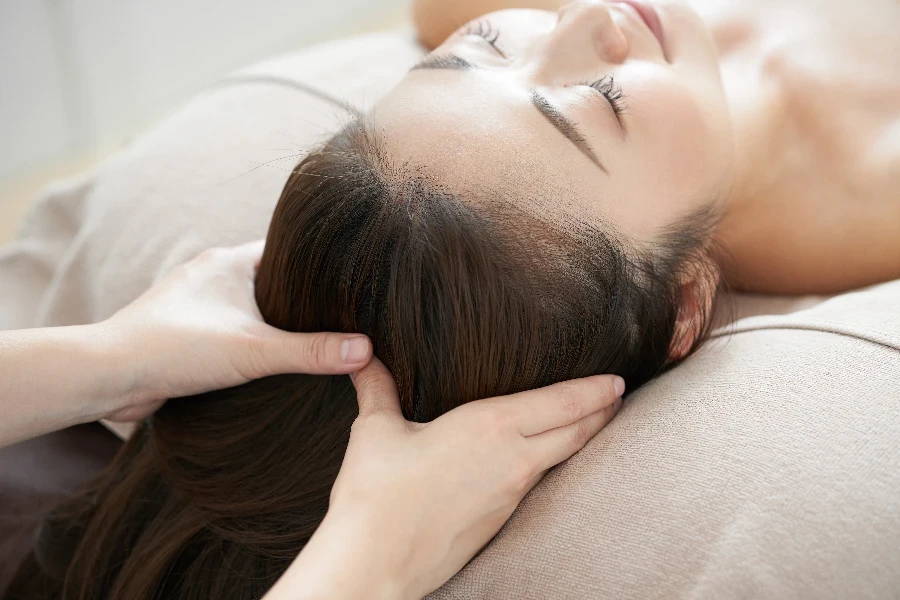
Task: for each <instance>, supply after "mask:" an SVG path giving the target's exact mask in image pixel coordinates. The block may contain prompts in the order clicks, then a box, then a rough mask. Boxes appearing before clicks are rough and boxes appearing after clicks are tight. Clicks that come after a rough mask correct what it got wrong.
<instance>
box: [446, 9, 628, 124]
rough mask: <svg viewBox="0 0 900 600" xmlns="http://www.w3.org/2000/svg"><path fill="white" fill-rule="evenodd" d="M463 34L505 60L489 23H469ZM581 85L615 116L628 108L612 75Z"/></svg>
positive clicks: (496, 34) (497, 32)
mask: <svg viewBox="0 0 900 600" xmlns="http://www.w3.org/2000/svg"><path fill="white" fill-rule="evenodd" d="M463 33H464V35H477V36H479V37H481V38H484V41H486V42H487V43H488V44H490V45H491V46H492V47H493V48H494V50H496V51H497V52H498V53H500V55H501V56H503V57H504V58H506V54H504V53H503V51H502V50H500V48H498V47H497V40H498V39H500V32H499V31H498V30H496V29H494V27H493V26H491V23H490V21H488V20H486V19H482V20H480V21H474V22H472V23H469V24H468V25H466V28H465V30H464V31H463ZM581 85H585V86H587V87H590V88H594V89H595V90H597V91H598V92H600V93H601V94H603V96H604V97H605V98H606V100H607V101H608V102H609V104H610V106H612V109H613V112H615V113H616V114H617V115H618V114H619V113H621V112H623V111H624V110H625V109H627V108H628V105H626V104H625V102H624V99H625V94H624V92H622V88H621V87H620V86H619V85H617V84H616V82H615V80H614V79H613V77H612V75H607V76H605V77H603V78H602V79H598V80H597V81H593V82H590V81H586V82H584V83H582V84H581Z"/></svg>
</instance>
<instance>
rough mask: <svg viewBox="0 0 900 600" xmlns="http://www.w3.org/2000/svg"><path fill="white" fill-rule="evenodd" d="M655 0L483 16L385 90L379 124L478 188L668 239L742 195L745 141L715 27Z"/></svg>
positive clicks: (413, 156) (443, 171) (403, 147)
mask: <svg viewBox="0 0 900 600" xmlns="http://www.w3.org/2000/svg"><path fill="white" fill-rule="evenodd" d="M640 1H641V0H629V2H635V4H634V5H632V4H630V3H626V2H613V1H609V2H603V1H584V2H574V3H571V4H569V5H567V6H564V7H563V8H561V9H560V10H559V11H557V12H548V11H538V10H504V11H499V12H495V13H491V14H488V15H486V16H485V17H483V18H482V19H479V20H478V21H475V22H472V23H469V24H468V25H466V26H464V27H463V28H461V29H460V30H459V31H457V32H456V33H455V34H454V35H453V36H451V37H450V38H449V39H447V40H446V41H445V42H444V43H443V44H442V45H441V46H440V47H438V48H437V49H435V50H434V52H432V53H431V54H429V55H428V56H427V57H426V58H425V59H424V60H423V61H422V62H421V63H420V64H419V65H417V66H416V67H414V68H413V69H412V70H411V71H410V73H409V74H408V75H407V76H406V77H405V78H404V79H403V80H402V81H401V82H400V84H399V85H398V86H397V87H396V88H395V89H394V90H393V91H392V92H391V93H390V94H388V95H387V96H386V97H385V98H384V99H382V100H381V101H380V102H379V103H378V104H377V105H376V107H375V109H374V110H373V113H372V115H371V116H372V123H373V126H374V128H375V133H376V135H378V136H380V138H379V140H380V141H381V142H382V143H383V144H384V145H385V147H386V149H387V150H388V153H389V155H390V156H391V161H392V162H395V161H396V162H399V163H401V164H404V165H406V166H407V167H411V168H415V169H418V170H424V171H425V172H427V173H428V174H429V176H432V177H434V178H436V179H437V180H438V181H441V182H446V183H447V185H448V187H449V189H453V190H455V191H457V192H458V193H460V194H461V195H464V197H468V196H467V191H471V192H473V193H480V194H481V195H482V196H483V197H484V199H485V201H491V200H492V199H498V198H500V199H505V200H511V201H515V202H517V203H519V204H520V205H525V206H526V207H527V208H530V210H532V211H533V212H534V213H535V214H541V215H549V218H553V219H557V220H580V221H585V220H588V221H589V222H595V223H596V222H603V223H606V224H611V225H612V226H613V227H615V228H616V229H618V230H619V231H620V232H622V233H624V234H626V235H628V236H630V237H632V238H634V239H635V240H652V239H653V238H654V234H655V233H659V232H660V231H661V229H662V228H665V227H666V226H668V225H671V224H672V223H674V222H675V221H676V220H677V219H678V218H679V217H680V216H683V215H686V214H689V213H691V212H692V211H694V210H696V209H699V208H701V207H702V206H703V205H705V204H708V203H709V202H710V201H712V200H713V199H715V198H724V197H726V196H727V192H728V189H729V187H730V185H731V183H732V179H733V169H734V167H733V163H734V148H733V145H734V143H733V137H732V132H731V121H730V118H729V115H728V110H727V107H726V104H725V98H724V93H723V90H722V84H721V80H720V77H719V69H718V62H717V55H716V50H715V47H714V44H713V41H712V38H711V36H710V34H709V31H708V30H707V29H706V27H705V26H704V24H703V23H702V22H701V20H700V18H699V17H698V16H697V15H696V14H695V13H694V12H693V11H692V10H691V9H689V8H688V7H687V6H686V5H684V4H682V3H681V2H680V1H672V0H660V1H657V2H653V3H652V5H651V4H646V6H645V7H640V6H639V5H638V4H637V2H640ZM636 6H637V7H638V8H636ZM649 6H652V8H651V11H652V10H653V9H655V14H656V15H658V19H659V20H658V24H654V23H653V18H652V16H651V17H649V18H648V19H646V20H645V19H644V18H642V17H641V12H642V11H643V10H644V8H646V7H649ZM648 21H649V22H650V23H651V25H648ZM654 29H656V30H657V32H658V33H657V34H654V31H653V30H654Z"/></svg>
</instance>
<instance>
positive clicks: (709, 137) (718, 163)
mask: <svg viewBox="0 0 900 600" xmlns="http://www.w3.org/2000/svg"><path fill="white" fill-rule="evenodd" d="M633 87H634V88H635V92H634V94H633V97H630V98H628V112H629V113H631V115H632V117H633V119H634V122H635V127H634V130H635V138H636V139H635V143H636V144H640V150H639V152H640V154H641V155H642V156H643V157H644V159H645V160H646V162H647V164H648V166H649V165H652V167H653V168H654V170H655V172H656V173H658V174H659V177H658V178H657V179H658V180H659V181H660V182H661V183H662V182H664V185H665V186H666V187H667V188H668V189H669V190H670V191H677V192H680V194H685V195H693V194H707V193H709V191H710V188H711V187H712V188H713V189H715V188H716V187H718V186H720V185H722V183H727V181H728V180H729V179H730V177H731V173H732V171H733V152H734V150H733V140H732V137H731V130H730V122H729V120H728V118H727V112H726V111H725V110H724V106H723V103H722V102H721V98H720V97H719V95H718V94H717V93H711V92H714V91H715V90H713V91H708V90H707V91H705V90H704V88H703V87H699V86H697V87H688V86H687V85H685V84H684V83H683V82H682V81H680V80H678V79H676V78H675V77H674V76H667V77H661V78H656V79H653V80H643V81H640V82H636V83H635V84H634V86H633ZM680 194H679V195H680Z"/></svg>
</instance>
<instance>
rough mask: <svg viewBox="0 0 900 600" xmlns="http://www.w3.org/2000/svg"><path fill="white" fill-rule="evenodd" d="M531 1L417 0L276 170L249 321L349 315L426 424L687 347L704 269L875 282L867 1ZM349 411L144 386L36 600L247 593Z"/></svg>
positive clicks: (264, 390)
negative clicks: (351, 106) (52, 579)
mask: <svg viewBox="0 0 900 600" xmlns="http://www.w3.org/2000/svg"><path fill="white" fill-rule="evenodd" d="M451 4H452V6H451ZM508 4H509V5H513V4H514V2H509V3H508ZM531 4H532V5H534V4H544V5H545V8H546V10H516V9H510V10H499V11H496V12H493V11H494V10H495V9H501V8H504V9H505V8H507V3H506V2H504V1H502V0H495V1H489V0H483V1H480V2H479V1H477V0H468V2H461V3H442V2H439V1H438V0H433V1H428V0H423V1H421V2H419V3H418V4H417V6H416V11H417V12H416V19H417V23H418V25H419V28H420V32H421V34H422V37H423V39H424V40H426V42H430V45H436V44H437V43H438V42H440V45H439V46H438V47H436V48H435V49H434V50H433V51H432V52H431V53H430V54H429V55H428V56H427V57H426V58H425V59H424V60H422V61H421V62H420V63H419V64H418V65H416V66H415V67H414V68H413V69H412V70H411V71H410V72H409V74H408V75H407V76H406V77H405V78H404V79H403V80H402V81H401V82H400V83H399V85H398V86H397V87H396V89H394V90H393V91H392V92H391V93H389V94H388V95H387V96H386V97H385V98H383V99H382V100H381V101H380V102H379V103H378V104H377V105H376V106H375V107H374V109H373V110H372V111H371V112H370V114H368V115H366V116H364V117H362V118H360V119H358V120H355V121H353V122H352V123H350V124H349V125H348V126H346V127H345V128H344V129H343V130H342V131H340V132H338V133H337V134H336V135H335V136H334V138H333V139H331V140H330V141H329V142H328V143H327V144H325V145H324V147H322V148H320V149H319V150H317V151H315V152H312V153H311V154H309V155H308V156H307V157H306V158H304V159H303V160H302V161H301V162H300V163H299V164H298V165H297V166H296V168H295V169H294V171H293V172H292V174H291V175H290V177H289V179H288V181H287V183H286V185H285V187H284V191H283V193H282V196H281V199H280V201H279V203H278V206H277V208H276V210H275V213H274V216H273V218H272V223H271V228H270V230H269V233H268V238H267V241H266V248H265V252H264V255H263V257H262V261H261V264H260V267H259V272H258V276H257V280H256V294H257V302H258V304H259V307H260V310H261V312H262V315H263V317H264V318H265V319H266V321H268V322H269V323H271V324H273V325H275V326H277V327H279V328H282V329H286V330H290V331H357V332H362V333H365V334H366V335H368V336H369V337H370V338H371V340H372V342H373V345H374V353H375V355H376V356H378V357H379V358H380V359H381V360H382V361H383V362H384V363H385V365H387V367H388V368H389V369H390V371H391V372H392V373H393V376H394V378H395V379H396V383H397V388H398V390H399V397H400V403H401V406H402V409H403V412H404V414H405V416H406V417H407V418H409V419H412V420H415V421H420V422H427V421H431V420H433V419H435V418H437V417H438V416H440V415H442V414H443V413H446V412H447V411H449V410H451V409H453V408H454V407H456V406H459V405H461V404H463V403H467V402H470V401H472V400H476V399H479V398H486V397H491V396H497V395H502V394H510V393H513V392H518V391H521V390H528V389H531V388H536V387H541V386H546V385H549V384H552V383H555V382H559V381H563V380H567V379H572V378H579V377H585V376H588V375H593V374H601V373H615V374H618V375H621V376H622V377H624V378H625V380H626V382H627V386H628V389H630V390H633V389H635V388H636V387H638V386H640V385H641V384H643V383H644V382H646V381H648V380H650V379H652V378H653V377H655V376H657V375H659V374H660V373H662V372H664V371H665V370H667V369H671V368H672V367H673V366H675V365H677V364H678V363H679V362H680V361H683V360H684V359H685V358H686V357H688V356H689V355H690V354H691V353H692V352H694V351H695V350H696V349H697V348H698V347H699V346H700V345H701V344H702V343H703V341H704V337H705V334H706V331H707V329H708V324H709V321H710V313H711V311H712V306H713V302H714V300H715V297H716V294H717V291H718V290H719V289H720V288H721V287H722V284H723V283H726V284H729V285H731V286H733V287H738V288H741V289H745V290H751V291H760V292H770V293H815V292H818V293H831V292H836V291H840V290H846V289H851V288H854V287H858V286H863V285H867V284H871V283H875V282H879V281H884V280H889V279H894V278H897V277H900V137H898V135H897V133H898V126H900V109H898V107H900V78H898V73H900V62H898V57H900V37H898V36H897V35H896V30H897V27H900V6H898V5H897V4H896V2H892V1H890V0H871V1H870V2H867V4H866V8H865V9H864V10H860V8H859V6H858V5H856V4H852V3H847V2H839V1H837V0H828V1H826V2H824V3H823V2H822V1H821V0H791V1H788V2H784V1H782V0H779V1H777V2H776V1H774V0H771V1H769V0H760V1H757V2H752V3H746V2H741V1H740V0H718V1H716V2H712V1H711V0H696V1H694V2H690V3H684V2H680V1H672V0H659V1H650V0H627V1H609V2H603V1H597V2H575V3H571V4H567V5H565V6H561V7H560V6H559V5H558V4H557V3H555V2H552V1H550V0H547V1H545V2H541V1H540V0H538V1H537V2H535V1H532V2H531ZM801 16H802V18H801ZM470 17H471V18H475V20H472V21H470V22H468V24H466V25H465V26H463V27H462V28H460V29H458V30H456V31H452V32H451V31H450V27H449V26H448V25H449V24H451V23H459V22H463V20H464V19H467V18H470ZM851 17H852V18H851ZM801 24H802V26H801ZM444 38H446V39H444ZM248 407H252V408H248ZM356 414H357V404H356V397H355V394H354V389H353V385H352V383H351V382H350V380H349V379H348V378H347V377H338V376H310V375H295V376H281V377H272V378H267V379H262V380H258V381H255V382H251V383H248V384H245V385H242V386H240V387H234V388H230V389H226V390H223V391H218V392H213V393H207V394H203V395H200V396H197V397H195V398H192V399H191V400H190V401H183V402H182V401H175V402H169V403H167V404H166V405H165V406H164V407H163V408H161V409H160V410H159V411H158V412H157V413H156V414H155V415H154V417H153V418H152V420H150V421H149V422H148V423H147V424H146V425H145V426H144V427H143V428H142V429H140V430H139V431H138V433H136V434H135V436H134V437H132V438H131V439H130V440H129V441H128V442H127V443H126V444H125V446H124V448H123V449H122V450H121V452H120V453H119V456H118V458H117V459H116V461H115V464H114V465H113V467H112V468H111V469H110V470H109V471H108V472H107V474H106V475H104V476H103V477H101V478H100V480H99V481H98V482H97V483H96V486H95V487H94V488H93V489H92V490H91V491H90V492H89V493H85V494H83V495H81V496H76V497H74V498H72V499H71V500H69V501H67V502H66V503H65V505H64V506H62V507H60V509H59V510H58V511H57V512H56V514H55V515H54V516H53V517H52V518H51V519H49V520H48V522H47V523H46V524H45V526H44V528H43V535H44V540H43V541H44V542H47V543H49V540H52V541H53V542H54V543H56V544H57V545H56V546H55V548H56V550H55V551H54V555H55V556H57V558H59V557H62V558H61V559H60V561H58V562H59V563H60V564H62V568H61V569H60V572H59V573H58V574H57V576H59V577H63V578H64V580H65V582H66V584H65V589H66V590H70V591H69V592H68V595H66V596H65V597H72V598H75V597H79V598H81V597H107V596H108V595H109V594H110V593H111V591H110V590H116V592H115V594H114V595H115V597H120V598H157V597H165V598H199V597H201V596H200V595H198V593H197V592H195V590H204V589H212V588H211V585H212V583H211V582H218V584H219V587H217V588H216V589H221V590H227V593H226V594H225V595H224V596H222V597H223V598H228V597H233V598H248V597H254V594H256V595H257V596H258V595H259V594H260V591H261V590H265V589H268V587H270V586H271V585H272V584H273V583H274V582H275V580H276V579H277V578H278V576H279V575H280V574H281V572H283V571H284V569H285V568H286V567H287V565H288V564H289V563H290V561H291V559H292V557H294V556H296V554H297V553H298V552H299V551H300V550H301V549H302V548H303V547H304V545H305V544H306V542H307V541H308V540H309V538H310V536H311V535H312V533H313V531H315V529H316V527H317V525H318V524H319V522H321V520H322V518H323V516H324V515H325V513H326V511H327V509H328V503H329V493H330V490H331V488H332V485H333V483H334V480H335V477H336V476H337V473H338V470H339V468H340V466H341V460H342V457H343V456H344V451H345V449H346V447H347V443H348V437H349V434H350V427H351V424H352V423H353V421H354V418H355V417H356ZM201 424H202V425H201ZM207 448H216V452H212V453H211V452H208V451H206V450H205V449H207ZM282 481H291V482H293V485H291V486H289V487H285V486H283V485H279V482H282ZM273 489H277V490H278V493H277V494H273V493H272V490H273ZM63 542H64V543H63ZM39 547H40V546H39ZM60 548H62V550H60ZM97 548H101V549H123V548H124V549H127V551H124V552H123V551H115V552H113V551H103V552H95V551H89V550H90V549H97ZM210 556H217V557H221V556H226V557H231V558H233V559H234V560H232V561H231V562H230V563H229V561H222V560H216V561H210V560H207V559H208V557H210ZM148 557H153V560H152V561H151V560H148ZM235 557H237V558H235ZM138 572H139V573H140V576H137V575H135V574H136V573H138ZM98 574H103V576H102V577H100V576H98ZM121 574H129V575H128V577H129V578H130V579H129V581H131V582H133V585H134V587H128V586H127V585H124V584H122V582H121V581H119V583H118V584H117V578H118V577H120V576H121V577H124V575H121ZM92 578H95V579H94V580H95V581H102V582H103V587H102V588H101V589H96V588H92V587H91V586H87V585H84V583H85V582H86V581H91V580H92ZM117 585H118V587H116V586H117ZM85 589H88V590H93V593H94V594H96V595H95V596H85V595H78V594H77V593H75V592H72V591H71V590H85Z"/></svg>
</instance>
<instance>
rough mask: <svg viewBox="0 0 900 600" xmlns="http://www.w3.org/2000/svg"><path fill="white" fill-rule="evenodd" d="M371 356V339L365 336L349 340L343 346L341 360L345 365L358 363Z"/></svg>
mask: <svg viewBox="0 0 900 600" xmlns="http://www.w3.org/2000/svg"><path fill="white" fill-rule="evenodd" d="M368 355H369V339H368V338H367V337H366V336H364V335H358V336H356V337H352V338H347V339H346V340H344V343H343V344H341V360H343V361H344V362H345V363H351V364H353V363H358V362H362V361H363V360H365V358H366V356H368Z"/></svg>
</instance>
